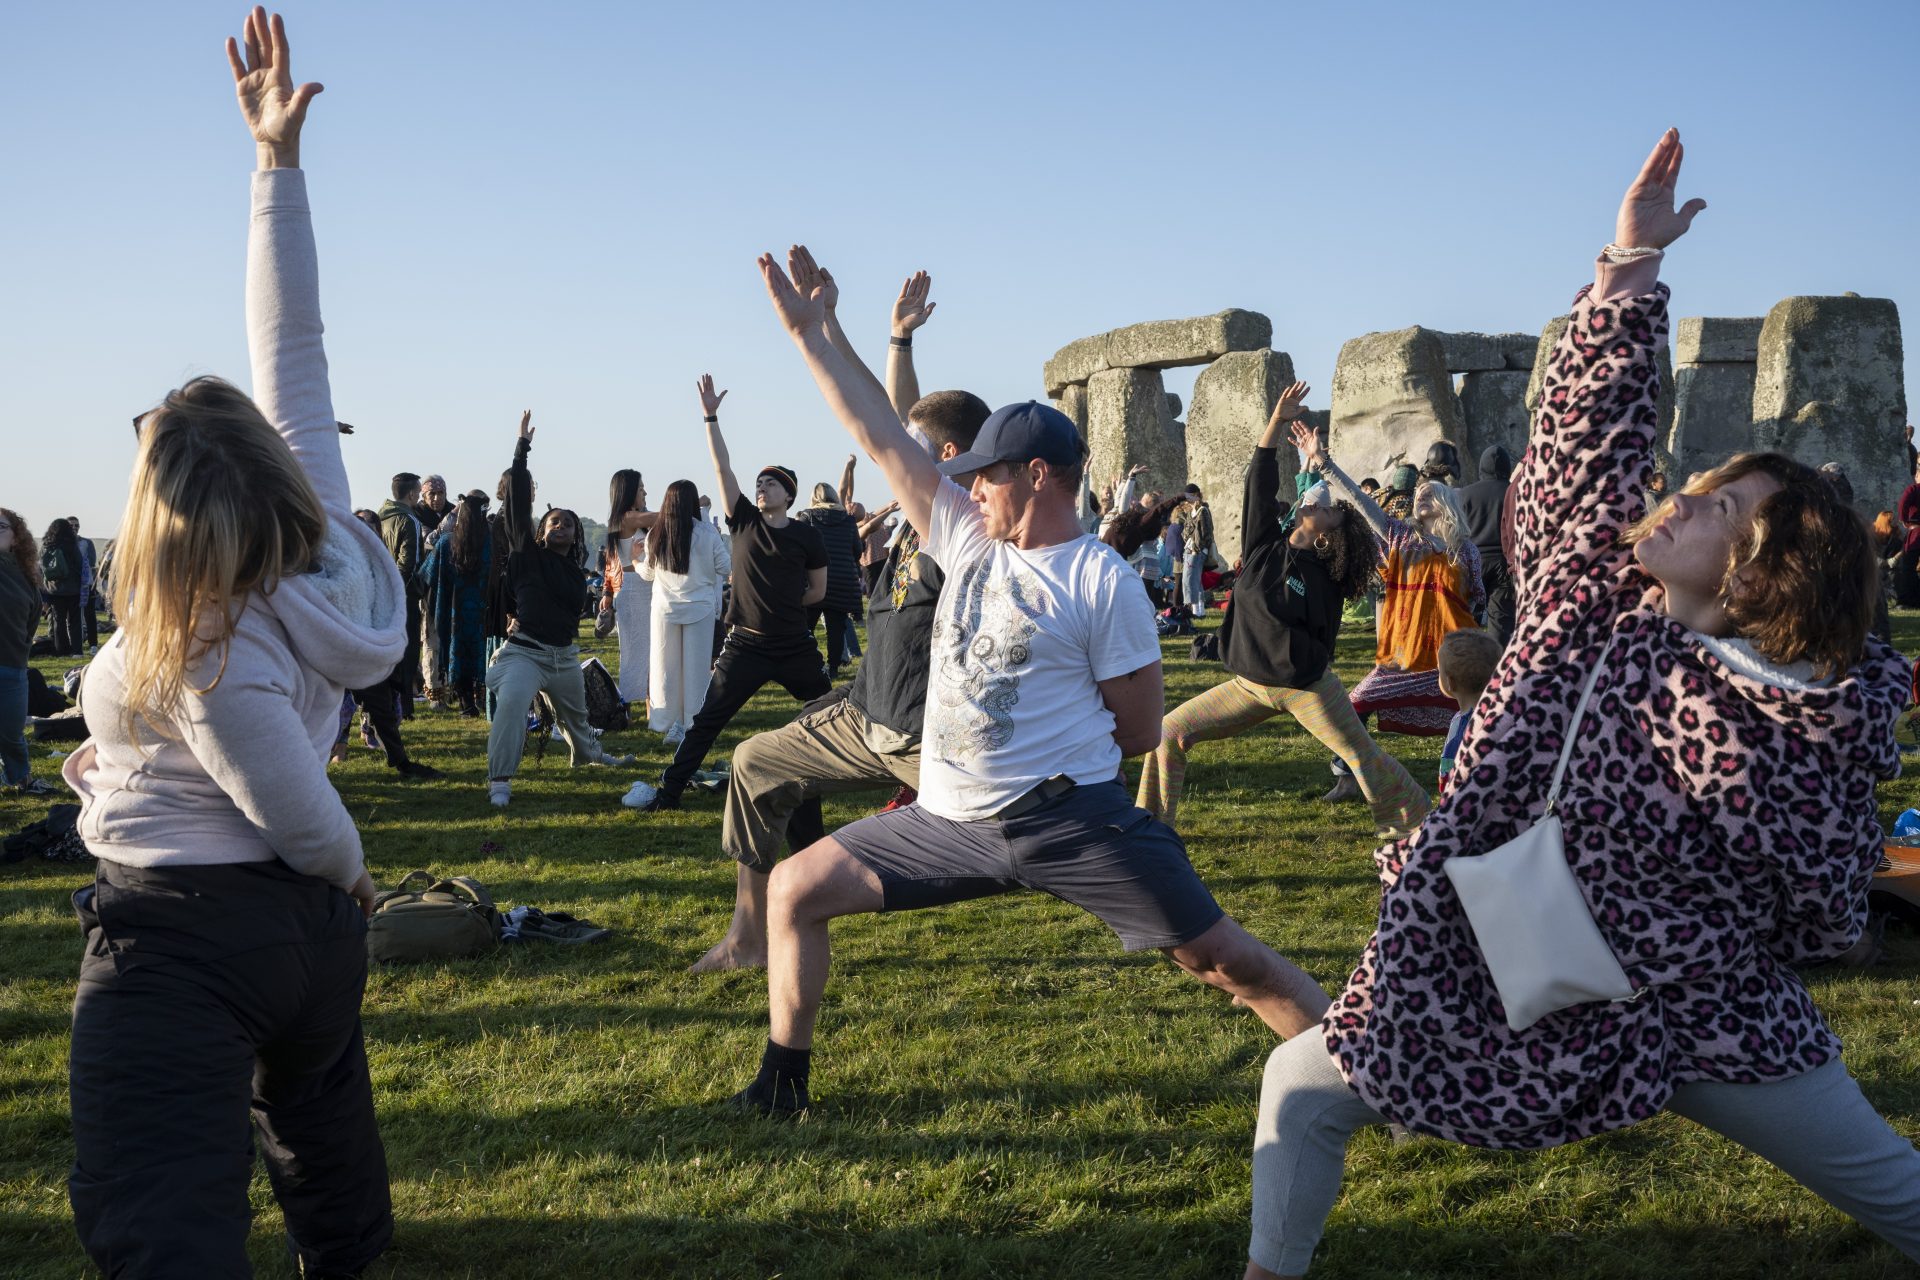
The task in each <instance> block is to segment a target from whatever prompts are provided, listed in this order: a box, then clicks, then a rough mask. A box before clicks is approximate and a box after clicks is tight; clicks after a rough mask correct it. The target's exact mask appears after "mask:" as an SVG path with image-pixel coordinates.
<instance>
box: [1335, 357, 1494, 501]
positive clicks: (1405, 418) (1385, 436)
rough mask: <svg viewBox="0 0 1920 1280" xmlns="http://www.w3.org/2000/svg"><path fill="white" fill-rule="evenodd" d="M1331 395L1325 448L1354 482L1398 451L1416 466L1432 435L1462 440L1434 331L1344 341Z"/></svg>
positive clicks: (1456, 402) (1455, 404) (1457, 411)
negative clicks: (1330, 412) (1329, 421)
mask: <svg viewBox="0 0 1920 1280" xmlns="http://www.w3.org/2000/svg"><path fill="white" fill-rule="evenodd" d="M1332 400H1333V404H1332V410H1333V419H1332V423H1331V425H1330V427H1329V429H1328V433H1327V448H1328V450H1329V451H1330V452H1331V453H1332V454H1333V458H1334V461H1336V462H1338V463H1339V464H1340V466H1341V469H1342V470H1344V471H1345V472H1346V473H1347V474H1348V475H1350V476H1352V477H1353V478H1354V479H1355V480H1358V479H1360V478H1361V477H1362V476H1368V475H1372V476H1380V475H1381V473H1382V471H1383V469H1384V468H1385V467H1386V466H1387V464H1388V462H1389V460H1390V459H1392V458H1393V457H1394V456H1395V455H1396V454H1398V455H1404V456H1405V459H1406V461H1408V462H1411V463H1413V464H1414V465H1415V466H1418V465H1419V464H1420V461H1421V459H1422V458H1424V457H1425V456H1426V451H1427V446H1428V445H1430V444H1432V443H1434V442H1435V441H1436V440H1449V441H1452V442H1453V443H1454V444H1455V445H1462V444H1463V441H1462V439H1461V437H1462V436H1463V434H1464V426H1463V423H1462V421H1461V417H1460V401H1459V400H1458V399H1457V398H1456V397H1455V396H1454V394H1453V379H1452V378H1451V377H1450V376H1449V374H1448V369H1447V357H1446V349H1445V347H1444V346H1443V345H1442V343H1441V341H1440V335H1439V334H1438V333H1437V332H1435V331H1434V330H1432V329H1423V328H1421V327H1420V326H1419V325H1414V326H1412V327H1411V328H1407V329H1394V330H1389V331H1387V332H1385V333H1369V334H1366V335H1364V336H1362V337H1358V338H1349V339H1348V340H1347V341H1346V343H1345V345H1343V346H1342V347H1341V348H1340V356H1339V358H1338V359H1337V360H1336V361H1335V362H1334V366H1333V396H1332Z"/></svg>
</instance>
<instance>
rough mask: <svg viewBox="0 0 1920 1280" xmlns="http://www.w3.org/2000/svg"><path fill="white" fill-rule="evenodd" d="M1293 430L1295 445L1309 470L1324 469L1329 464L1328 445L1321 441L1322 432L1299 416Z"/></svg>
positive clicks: (1301, 459)
mask: <svg viewBox="0 0 1920 1280" xmlns="http://www.w3.org/2000/svg"><path fill="white" fill-rule="evenodd" d="M1292 432H1293V447H1294V449H1295V451H1296V452H1298V453H1299V455H1300V461H1301V462H1302V463H1303V464H1305V466H1306V468H1307V470H1309V471H1321V470H1324V469H1325V468H1326V465H1327V446H1326V445H1325V444H1323V443H1321V440H1320V433H1319V432H1318V431H1315V430H1314V429H1313V428H1312V427H1310V426H1308V425H1307V423H1306V422H1305V421H1304V420H1302V419H1299V418H1296V419H1294V421H1293V427H1292Z"/></svg>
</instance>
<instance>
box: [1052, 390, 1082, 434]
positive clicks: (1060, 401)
mask: <svg viewBox="0 0 1920 1280" xmlns="http://www.w3.org/2000/svg"><path fill="white" fill-rule="evenodd" d="M1053 407H1054V408H1056V409H1058V410H1059V411H1060V412H1062V413H1064V414H1066V415H1067V416H1068V417H1069V418H1072V419H1073V425H1074V426H1076V427H1078V428H1080V438H1081V439H1082V440H1085V439H1086V438H1087V386H1086V384H1085V383H1084V382H1069V383H1068V384H1067V385H1066V386H1064V387H1062V388H1061V389H1060V394H1059V396H1057V397H1056V398H1055V399H1054V402H1053Z"/></svg>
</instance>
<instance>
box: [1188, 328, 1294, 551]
mask: <svg viewBox="0 0 1920 1280" xmlns="http://www.w3.org/2000/svg"><path fill="white" fill-rule="evenodd" d="M1292 381H1293V359H1292V357H1290V356H1288V355H1287V353H1286V352H1284V351H1265V350H1262V351H1234V352H1229V353H1228V354H1226V355H1224V356H1221V357H1220V358H1219V359H1218V360H1215V361H1214V362H1213V363H1212V364H1210V365H1208V366H1207V367H1206V369H1205V370H1204V371H1203V372H1202V373H1201V374H1200V376H1199V377H1198V378H1196V379H1195V380H1194V383H1193V408H1192V409H1191V410H1190V411H1189V412H1188V413H1187V479H1188V480H1190V481H1192V482H1193V483H1194V484H1197V485H1199V486H1200V492H1201V493H1202V494H1203V495H1205V497H1206V499H1207V505H1208V506H1209V507H1211V508H1212V510H1213V534H1214V540H1215V542H1216V543H1218V545H1219V547H1220V555H1221V556H1222V558H1224V559H1225V560H1226V561H1227V563H1228V564H1232V563H1233V562H1234V561H1235V560H1237V559H1238V558H1239V556H1240V551H1241V547H1242V545H1243V541H1244V540H1243V538H1242V536H1241V530H1240V508H1241V506H1242V504H1243V501H1244V499H1245V497H1246V485H1247V467H1248V464H1249V463H1251V462H1252V461H1253V448H1254V446H1255V445H1256V444H1258V443H1259V442H1260V436H1261V433H1262V432H1264V431H1265V430H1266V428H1267V419H1268V418H1269V417H1271V416H1272V415H1273V406H1274V405H1276V404H1278V403H1279V401H1280V393H1281V392H1282V391H1284V390H1286V388H1287V384H1288V383H1290V382H1292ZM1279 454H1280V476H1281V496H1282V497H1283V498H1286V499H1287V500H1289V501H1291V500H1292V497H1293V493H1292V488H1291V485H1292V480H1293V476H1294V473H1295V472H1296V471H1297V470H1298V469H1299V460H1298V459H1297V458H1296V457H1295V455H1294V451H1293V445H1292V444H1290V443H1287V444H1283V445H1282V446H1281V447H1280V449H1279Z"/></svg>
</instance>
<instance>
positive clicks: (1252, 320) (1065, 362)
mask: <svg viewBox="0 0 1920 1280" xmlns="http://www.w3.org/2000/svg"><path fill="white" fill-rule="evenodd" d="M1272 341H1273V321H1271V320H1269V319H1267V317H1265V316H1263V315H1261V314H1260V313H1259V312H1257V311H1243V310H1241V309H1240V308H1238V307H1230V308H1228V309H1227V310H1225V311H1220V312H1216V313H1215V314H1213V315H1210V316H1192V317H1189V318H1188V319H1185V320H1150V321H1148V322H1147V323H1145V324H1134V325H1128V326H1127V327H1126V328H1124V329H1110V330H1108V331H1107V332H1105V333H1099V334H1095V335H1094V336H1093V337H1091V338H1082V339H1080V340H1079V341H1078V342H1070V343H1068V344H1067V345H1066V346H1064V347H1062V348H1060V350H1058V351H1056V352H1054V355H1053V359H1051V360H1049V361H1047V365H1046V369H1045V370H1044V378H1045V381H1046V387H1047V394H1048V395H1050V396H1057V395H1059V394H1060V392H1061V391H1062V389H1064V388H1065V387H1067V386H1068V385H1069V384H1071V383H1075V382H1086V381H1087V380H1088V379H1089V378H1091V377H1092V376H1093V375H1094V374H1096V373H1099V372H1100V371H1101V370H1103V369H1175V368H1179V367H1180V366H1182V365H1190V364H1206V363H1207V362H1208V361H1210V360H1214V359H1217V358H1218V357H1220V356H1223V355H1225V354H1227V352H1229V351H1258V350H1259V349H1260V348H1262V347H1265V346H1267V345H1268V344H1269V343H1271V342H1272Z"/></svg>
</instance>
